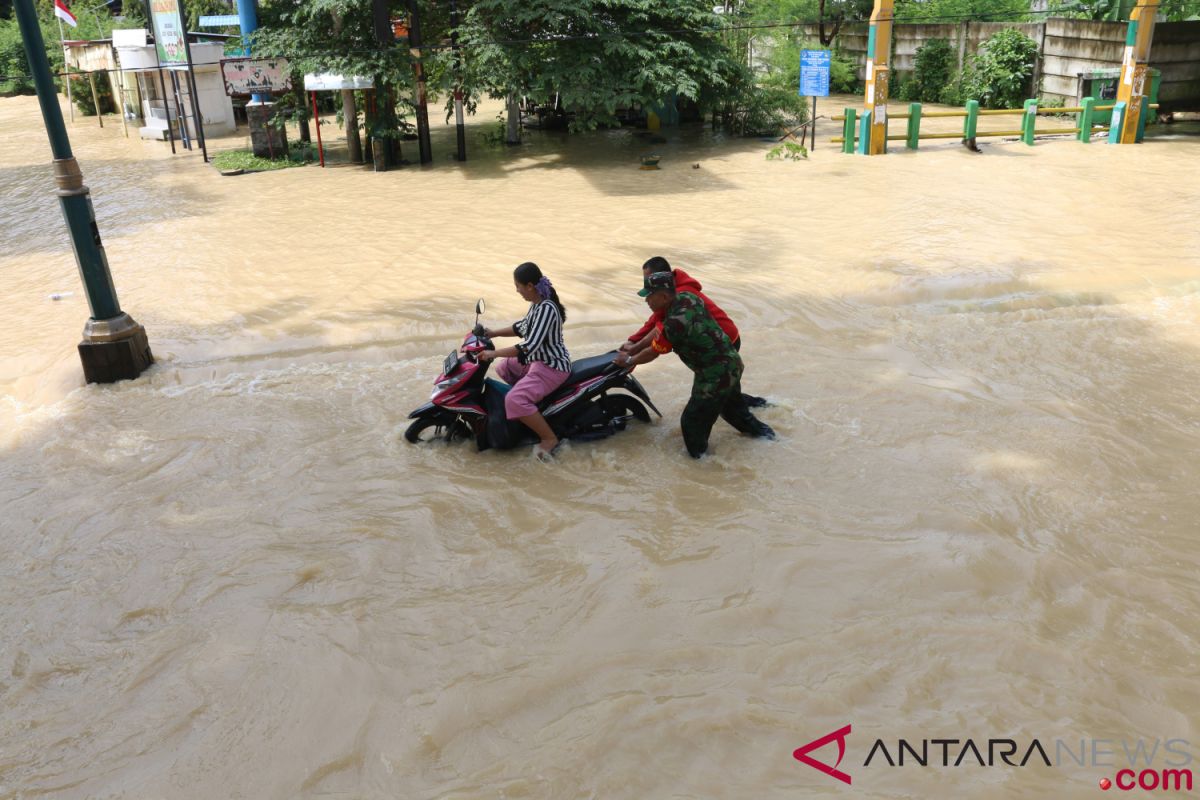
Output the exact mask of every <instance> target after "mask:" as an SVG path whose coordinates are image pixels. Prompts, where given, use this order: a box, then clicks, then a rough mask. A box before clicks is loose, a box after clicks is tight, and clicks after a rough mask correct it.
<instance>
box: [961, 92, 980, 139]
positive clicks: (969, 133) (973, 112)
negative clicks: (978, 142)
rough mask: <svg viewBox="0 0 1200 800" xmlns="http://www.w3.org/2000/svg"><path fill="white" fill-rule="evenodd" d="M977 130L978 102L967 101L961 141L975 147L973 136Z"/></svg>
mask: <svg viewBox="0 0 1200 800" xmlns="http://www.w3.org/2000/svg"><path fill="white" fill-rule="evenodd" d="M978 129H979V101H978V100H968V101H967V118H966V120H965V121H964V122H963V141H964V142H966V143H967V144H968V145H970V146H971V148H972V149H974V147H975V134H976V132H977V131H978Z"/></svg>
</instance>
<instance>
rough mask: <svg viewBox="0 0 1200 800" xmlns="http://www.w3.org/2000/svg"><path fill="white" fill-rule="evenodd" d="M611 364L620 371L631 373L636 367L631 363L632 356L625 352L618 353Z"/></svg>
mask: <svg viewBox="0 0 1200 800" xmlns="http://www.w3.org/2000/svg"><path fill="white" fill-rule="evenodd" d="M613 363H614V364H616V365H617V366H618V367H620V368H622V369H627V370H630V371H631V372H632V371H633V368H634V367H636V366H637V365H636V364H634V363H633V356H631V355H629V353H626V352H619V353H617V354H616V355H615V356H613Z"/></svg>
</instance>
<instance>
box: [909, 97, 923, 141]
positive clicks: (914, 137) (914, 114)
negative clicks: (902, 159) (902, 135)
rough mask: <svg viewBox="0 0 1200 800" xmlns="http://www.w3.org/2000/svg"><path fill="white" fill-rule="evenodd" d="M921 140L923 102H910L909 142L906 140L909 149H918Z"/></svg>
mask: <svg viewBox="0 0 1200 800" xmlns="http://www.w3.org/2000/svg"><path fill="white" fill-rule="evenodd" d="M920 140H921V104H920V103H909V104H908V142H906V144H907V146H908V149H909V150H916V149H917V143H918V142H919V141H920Z"/></svg>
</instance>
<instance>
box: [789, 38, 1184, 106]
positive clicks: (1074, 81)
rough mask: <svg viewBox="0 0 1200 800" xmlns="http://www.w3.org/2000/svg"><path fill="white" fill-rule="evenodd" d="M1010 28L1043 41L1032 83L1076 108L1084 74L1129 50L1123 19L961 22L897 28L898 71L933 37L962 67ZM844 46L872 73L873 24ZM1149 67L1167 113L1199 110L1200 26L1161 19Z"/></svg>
mask: <svg viewBox="0 0 1200 800" xmlns="http://www.w3.org/2000/svg"><path fill="white" fill-rule="evenodd" d="M1005 28H1016V29H1017V30H1019V31H1021V32H1022V33H1024V34H1025V35H1026V36H1028V37H1029V38H1031V39H1033V40H1034V41H1035V42H1037V43H1038V47H1039V51H1040V53H1041V58H1040V59H1039V60H1038V64H1037V65H1036V71H1035V73H1034V78H1035V81H1036V82H1040V85H1041V94H1042V96H1043V97H1047V98H1057V99H1060V100H1062V101H1063V102H1065V103H1073V102H1075V100H1076V99H1077V96H1078V91H1079V73H1081V72H1090V71H1092V70H1095V69H1105V68H1112V67H1120V66H1121V59H1122V56H1123V54H1124V49H1125V31H1126V28H1127V25H1126V23H1124V22H1090V21H1087V20H1075V19H1048V20H1046V21H1045V22H1027V23H1013V24H1009V23H1004V22H962V23H959V24H955V25H907V24H897V25H895V26H893V29H892V68H893V69H894V70H896V71H898V72H911V71H912V69H913V68H914V66H915V63H916V53H917V49H918V48H919V47H920V46H921V45H922V44H924V43H925V42H926V41H928V40H930V39H946V40H948V41H949V42H950V44H951V46H953V47H954V48H956V49H957V52H958V61H959V67H960V68H961V66H962V64H963V63H964V62H965V61H966V60H967V59H969V58H970V57H971V56H972V55H974V54H975V53H976V52H978V50H979V47H980V45H982V44H983V43H984V42H986V41H987V40H988V39H989V38H991V37H992V36H993V35H995V34H996V33H997V32H998V31H1001V30H1004V29H1005ZM800 30H801V35H802V37H803V38H805V39H808V40H811V41H814V42H815V41H817V26H816V25H808V26H804V27H803V28H801V29H800ZM838 47H839V48H840V49H841V50H842V52H844V53H845V54H847V55H849V56H851V57H852V58H854V59H855V60H856V61H857V62H858V65H859V78H862V77H863V76H864V75H865V72H866V61H867V52H866V51H867V26H866V25H862V24H860V25H849V26H846V27H845V28H843V29H842V32H841V33H840V34H838ZM1150 66H1152V67H1155V68H1156V69H1159V70H1161V71H1162V73H1163V75H1162V88H1161V89H1160V91H1159V101H1160V102H1161V103H1162V105H1163V110H1170V109H1172V108H1174V109H1200V22H1169V23H1168V22H1160V23H1158V24H1157V25H1156V26H1155V29H1154V46H1153V48H1152V50H1151V52H1150Z"/></svg>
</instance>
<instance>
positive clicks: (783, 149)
mask: <svg viewBox="0 0 1200 800" xmlns="http://www.w3.org/2000/svg"><path fill="white" fill-rule="evenodd" d="M806 158H808V148H807V147H805V146H804V145H801V144H796V143H795V142H784V143H782V144H779V145H776V146H775V147H772V148H771V150H770V151H769V152H768V153H767V161H779V160H783V161H802V160H804V159H806Z"/></svg>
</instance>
